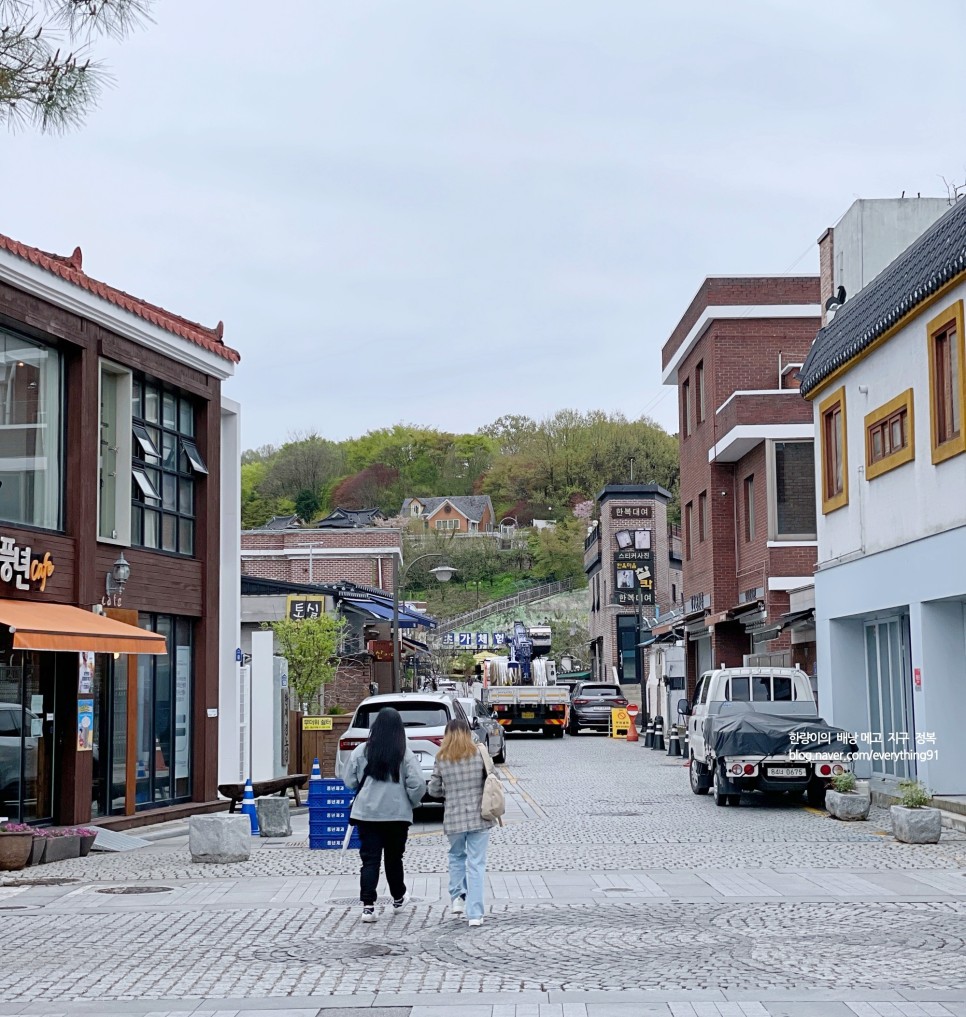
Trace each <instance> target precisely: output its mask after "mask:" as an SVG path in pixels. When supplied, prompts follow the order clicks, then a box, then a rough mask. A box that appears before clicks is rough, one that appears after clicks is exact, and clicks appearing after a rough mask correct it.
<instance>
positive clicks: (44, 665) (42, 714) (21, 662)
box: [0, 650, 55, 823]
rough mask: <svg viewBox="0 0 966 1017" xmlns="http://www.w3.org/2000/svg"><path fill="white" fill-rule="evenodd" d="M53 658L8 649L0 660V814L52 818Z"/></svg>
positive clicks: (25, 819) (12, 817)
mask: <svg viewBox="0 0 966 1017" xmlns="http://www.w3.org/2000/svg"><path fill="white" fill-rule="evenodd" d="M54 665H55V661H54V654H40V653H22V652H21V651H19V650H17V651H12V652H10V653H8V654H6V655H4V657H3V658H2V659H0V816H5V817H6V818H7V819H10V820H14V821H19V822H28V823H30V822H37V821H42V820H45V819H50V818H51V816H52V815H53V786H54V785H53V779H54V682H55V671H54Z"/></svg>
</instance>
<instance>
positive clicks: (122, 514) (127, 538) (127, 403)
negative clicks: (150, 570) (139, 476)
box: [97, 358, 143, 547]
mask: <svg viewBox="0 0 966 1017" xmlns="http://www.w3.org/2000/svg"><path fill="white" fill-rule="evenodd" d="M105 375H109V376H110V377H112V378H113V379H114V383H115V385H116V398H115V405H114V434H115V441H116V443H117V444H116V451H115V453H114V457H115V459H114V463H115V466H114V526H113V527H112V529H111V532H110V533H108V532H107V531H106V529H105V528H104V524H105V520H104V515H103V511H102V510H103V509H104V490H105V484H104V478H103V472H104V470H105V469H107V466H106V463H105V461H104V458H103V456H104V453H103V440H104V439H103V438H102V437H99V438H98V456H97V465H98V485H97V539H98V541H99V542H100V543H102V544H118V545H120V546H121V547H130V546H131V503H132V501H133V491H132V484H133V482H134V466H133V462H132V458H133V450H134V441H135V432H134V427H133V424H132V420H131V407H132V404H131V394H132V391H133V380H134V376H133V373H132V371H131V370H130V368H127V367H122V366H121V365H120V364H115V363H114V362H113V361H110V360H105V359H103V358H102V359H101V360H100V361H99V363H98V376H97V406H98V419H99V420H100V427H101V432H102V434H103V429H104V428H105V427H107V426H108V425H107V424H106V423H105V421H104V419H103V402H102V400H103V394H104V376H105ZM142 448H143V446H142Z"/></svg>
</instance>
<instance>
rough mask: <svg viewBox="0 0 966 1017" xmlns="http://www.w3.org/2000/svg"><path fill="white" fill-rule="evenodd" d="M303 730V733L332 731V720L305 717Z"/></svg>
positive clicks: (329, 718) (328, 718)
mask: <svg viewBox="0 0 966 1017" xmlns="http://www.w3.org/2000/svg"><path fill="white" fill-rule="evenodd" d="M302 730H303V731H331V730H332V718H331V717H303V718H302Z"/></svg>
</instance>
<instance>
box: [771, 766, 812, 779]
mask: <svg viewBox="0 0 966 1017" xmlns="http://www.w3.org/2000/svg"><path fill="white" fill-rule="evenodd" d="M807 772H808V771H807V770H806V769H805V767H804V766H770V767H769V768H768V776H769V777H804V776H805V775H806V773H807Z"/></svg>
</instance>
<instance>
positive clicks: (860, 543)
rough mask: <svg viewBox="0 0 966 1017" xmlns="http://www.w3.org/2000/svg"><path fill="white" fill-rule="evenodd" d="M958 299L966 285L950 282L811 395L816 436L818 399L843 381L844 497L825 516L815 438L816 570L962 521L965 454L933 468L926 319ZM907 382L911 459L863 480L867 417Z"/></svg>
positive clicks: (965, 516)
mask: <svg viewBox="0 0 966 1017" xmlns="http://www.w3.org/2000/svg"><path fill="white" fill-rule="evenodd" d="M963 299H966V283H963V284H961V285H959V286H957V287H955V289H954V290H953V291H952V292H951V293H949V294H947V295H946V296H945V297H944V298H942V299H941V300H940V301H939V302H938V303H937V304H935V305H933V306H932V307H930V308H928V309H927V310H926V311H924V312H923V313H922V314H920V315H919V316H918V317H917V318H915V319H914V320H913V321H911V322H910V323H909V324H908V325H906V327H905V328H903V329H902V330H901V331H900V332H899V333H897V334H896V335H895V336H893V337H892V338H891V339H889V340H888V341H887V342H886V343H885V344H884V345H882V346H881V347H879V349H877V350H875V351H874V352H873V353H871V354H870V355H869V356H867V357H865V359H863V360H861V361H859V362H858V363H856V364H855V366H854V367H852V369H851V370H849V371H848V372H847V373H846V374H845V375H844V377H843V378H842V379H839V380H838V381H836V382H834V383H833V384H832V385H831V386H829V387H828V388H827V389H823V390H822V391H821V392H820V393H819V394H818V395H816V396H815V398H814V399H813V407H814V410H815V428H816V434H819V433H820V418H819V405H820V404H821V402H822V400H823V399H824V398H825V397H826V396H828V395H829V394H830V393H831V392H833V391H835V390H836V389H838V388H839V386H840V385H844V386H845V401H846V440H847V444H848V475H849V503H848V505H846V506H845V507H843V508H841V509H837V510H836V511H834V512H830V513H829V514H828V515H823V514H822V511H821V491H822V473H821V471H822V456H821V454H820V438H818V437H817V438H816V455H815V470H816V481H815V482H816V492H817V495H818V498H819V505H818V561H819V568H820V569H821V567H822V565H823V564H824V563H827V562H829V561H831V560H833V559H836V558H838V557H840V556H843V555H848V554H854V553H864V554H872V553H874V552H876V551H881V550H884V549H886V548H891V547H896V546H898V545H900V544H904V543H907V542H908V541H911V540H916V539H918V538H920V537H923V536H926V535H928V534H932V533H937V532H940V531H942V530H946V529H950V528H952V527H957V526H964V525H966V455H962V456H956V457H954V458H952V459H950V460H948V461H946V462H945V463H940V464H939V465H938V466H933V464H932V453H931V448H930V434H929V426H930V425H929V363H928V359H927V348H926V326H927V323H928V322H929V321H930V320H931V319H932V318H933V317H935V316H936V315H937V314H939V313H941V312H942V310H943V309H945V308H946V307H948V306H950V305H951V304H952V303H954V302H955V301H957V300H963ZM860 385H861V386H864V387H867V389H868V392H865V393H863V392H860V391H859V386H860ZM908 388H912V389H913V399H914V415H915V453H916V457H915V459H914V460H913V461H912V462H910V463H906V464H905V465H903V466H900V467H898V468H897V469H894V470H891V471H890V472H889V473H886V474H883V475H882V476H879V477H876V478H875V479H873V480H871V481H866V480H865V415H866V414H867V413H870V412H872V411H873V410H875V409H877V408H878V407H879V406H881V405H883V404H884V403H886V402H888V401H889V400H890V399H893V398H895V397H896V396H898V395H900V394H901V393H902V392H904V391H905V390H906V389H908Z"/></svg>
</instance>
